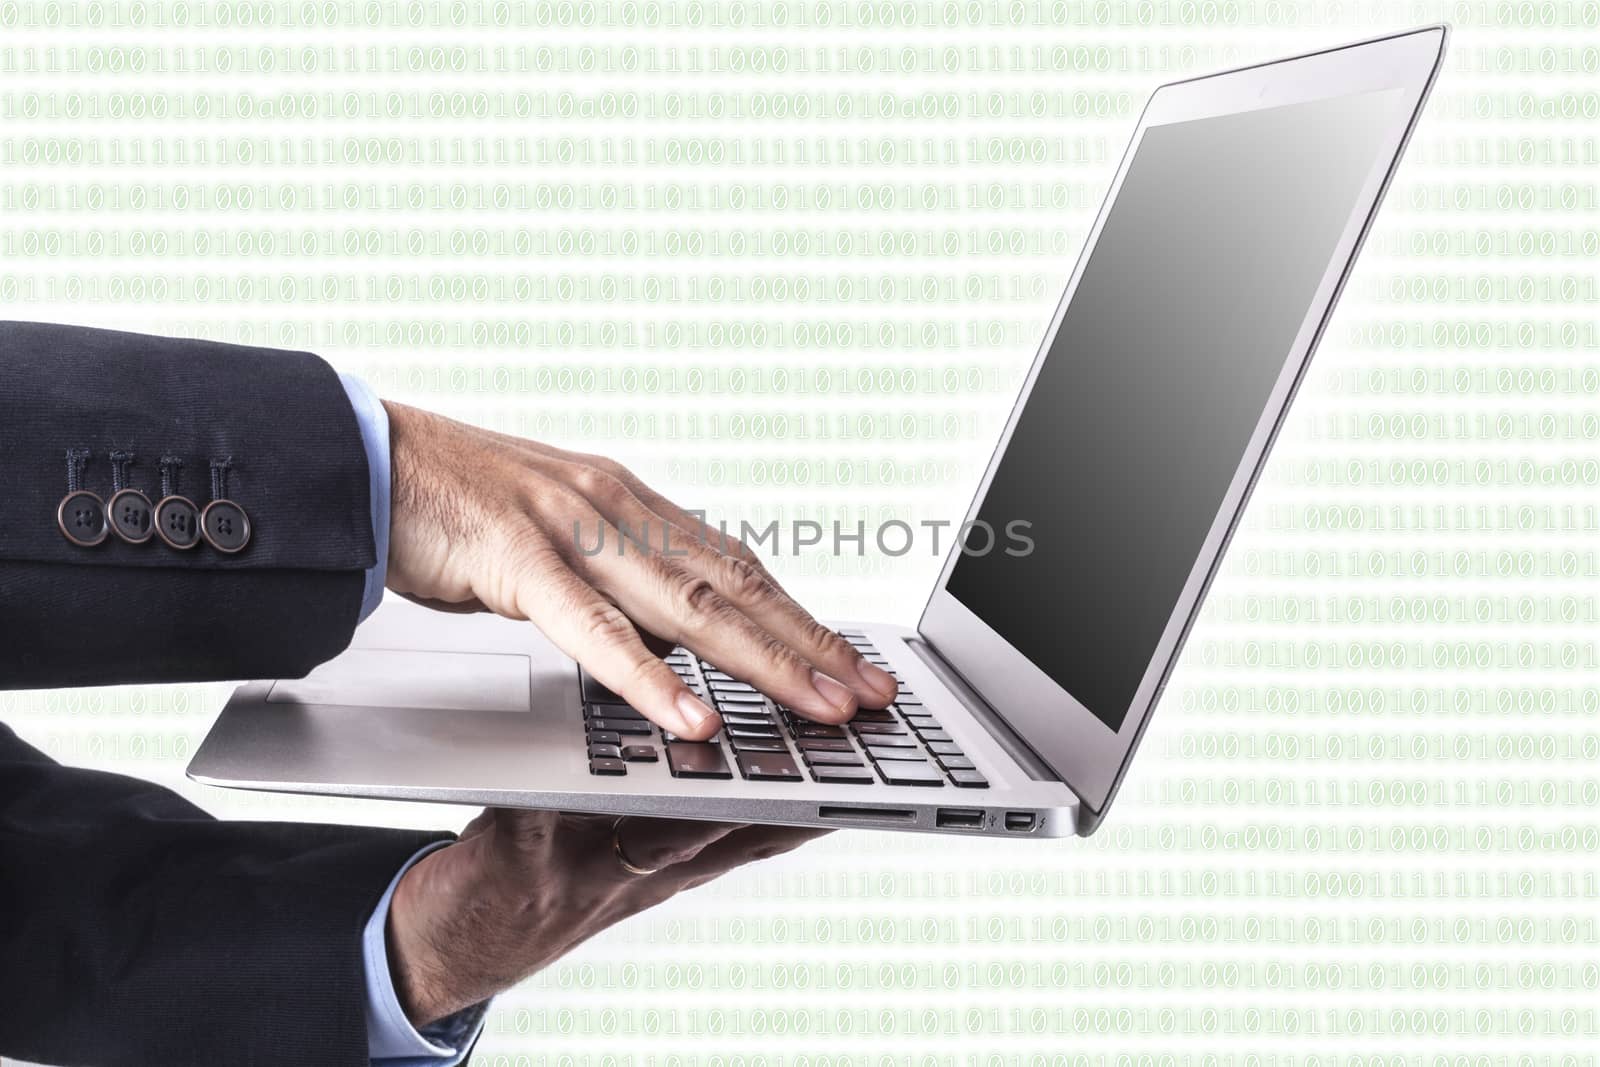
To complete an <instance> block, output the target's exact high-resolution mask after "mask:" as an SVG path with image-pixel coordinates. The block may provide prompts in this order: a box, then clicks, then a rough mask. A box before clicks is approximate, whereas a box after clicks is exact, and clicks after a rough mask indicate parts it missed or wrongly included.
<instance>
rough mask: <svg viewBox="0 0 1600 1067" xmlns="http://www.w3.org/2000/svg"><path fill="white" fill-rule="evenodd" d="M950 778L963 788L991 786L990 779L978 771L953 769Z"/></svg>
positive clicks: (985, 787) (986, 787)
mask: <svg viewBox="0 0 1600 1067" xmlns="http://www.w3.org/2000/svg"><path fill="white" fill-rule="evenodd" d="M950 780H951V781H952V782H954V783H955V784H956V785H957V786H958V787H960V788H962V789H988V788H989V779H987V778H985V777H984V776H983V775H981V774H979V773H978V772H977V771H959V770H958V771H951V772H950Z"/></svg>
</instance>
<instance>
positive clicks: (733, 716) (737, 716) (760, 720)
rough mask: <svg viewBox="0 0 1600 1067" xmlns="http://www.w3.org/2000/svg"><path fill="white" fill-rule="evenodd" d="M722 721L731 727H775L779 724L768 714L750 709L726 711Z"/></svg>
mask: <svg viewBox="0 0 1600 1067" xmlns="http://www.w3.org/2000/svg"><path fill="white" fill-rule="evenodd" d="M722 721H723V722H725V723H727V724H728V725H729V726H734V725H739V726H773V725H776V724H777V720H776V719H774V718H773V717H772V716H771V715H768V714H767V713H766V712H764V711H752V710H750V709H748V708H741V709H740V710H738V711H725V712H723V713H722Z"/></svg>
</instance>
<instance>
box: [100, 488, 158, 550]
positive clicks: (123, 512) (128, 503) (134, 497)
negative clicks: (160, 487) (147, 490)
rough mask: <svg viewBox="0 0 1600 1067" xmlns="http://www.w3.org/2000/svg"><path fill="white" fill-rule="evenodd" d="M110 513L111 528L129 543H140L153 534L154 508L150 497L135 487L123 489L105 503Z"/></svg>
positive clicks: (154, 531) (154, 529)
mask: <svg viewBox="0 0 1600 1067" xmlns="http://www.w3.org/2000/svg"><path fill="white" fill-rule="evenodd" d="M106 510H107V511H109V512H110V513H111V530H112V532H113V533H115V534H116V535H117V536H118V537H120V538H122V539H123V540H124V541H126V542H128V544H130V545H142V544H144V543H145V542H146V541H148V540H150V538H152V537H154V536H155V533H156V528H155V518H154V511H155V509H154V508H153V507H151V505H150V498H149V497H147V496H145V495H144V494H143V493H141V492H139V490H137V489H124V490H122V491H121V492H119V493H116V494H115V495H113V496H112V498H111V502H110V503H109V504H107V505H106Z"/></svg>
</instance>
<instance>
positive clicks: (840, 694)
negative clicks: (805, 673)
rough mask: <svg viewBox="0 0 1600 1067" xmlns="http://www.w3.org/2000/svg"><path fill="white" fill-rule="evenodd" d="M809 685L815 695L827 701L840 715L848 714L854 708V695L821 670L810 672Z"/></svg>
mask: <svg viewBox="0 0 1600 1067" xmlns="http://www.w3.org/2000/svg"><path fill="white" fill-rule="evenodd" d="M811 687H812V688H813V689H815V690H816V691H817V695H818V696H820V697H821V698H822V699H823V700H824V701H826V702H827V703H828V706H829V707H831V708H833V710H834V711H836V712H838V713H839V714H840V715H844V716H847V717H848V716H849V715H851V714H853V713H854V712H855V710H856V695H855V694H854V693H852V692H850V690H848V689H846V688H845V687H844V686H843V685H841V684H839V682H838V681H837V680H836V679H833V678H829V677H828V676H827V675H826V674H823V673H822V672H821V671H816V670H814V671H812V672H811Z"/></svg>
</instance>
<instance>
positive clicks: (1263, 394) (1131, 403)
mask: <svg viewBox="0 0 1600 1067" xmlns="http://www.w3.org/2000/svg"><path fill="white" fill-rule="evenodd" d="M1446 36H1447V29H1446V28H1445V27H1443V26H1435V27H1429V28H1425V29H1419V30H1415V31H1412V32H1408V33H1401V34H1396V35H1393V36H1389V37H1384V38H1381V39H1377V40H1371V41H1365V42H1362V43H1359V44H1354V45H1350V46H1348V47H1343V48H1335V49H1330V50H1328V51H1323V52H1317V53H1314V54H1311V55H1304V56H1298V57H1295V58H1291V59H1285V60H1281V61H1279V62H1275V63H1266V64H1261V65H1258V66H1252V67H1246V68H1242V69H1239V70H1232V71H1227V72H1224V73H1221V74H1214V75H1211V76H1209V77H1202V78H1194V79H1191V80H1187V81H1180V82H1174V83H1172V84H1169V85H1163V86H1161V87H1160V88H1159V89H1157V90H1156V92H1155V93H1154V95H1153V96H1152V97H1151V98H1150V101H1149V103H1148V104H1147V105H1146V107H1145V110H1144V113H1143V115H1142V116H1141V117H1140V119H1139V123H1138V126H1137V127H1136V128H1135V130H1134V133H1133V139H1132V142H1131V143H1130V144H1129V146H1128V149H1127V151H1126V153H1125V154H1124V156H1123V159H1122V161H1121V163H1120V165H1119V166H1118V169H1117V173H1116V177H1115V179H1114V180H1113V181H1112V183H1111V189H1110V192H1109V193H1108V195H1107V197H1106V201H1105V204H1104V206H1103V207H1102V209H1101V211H1100V214H1099V216H1098V217H1097V219H1096V221H1095V223H1094V226H1093V228H1092V229H1091V231H1090V233H1089V236H1088V239H1087V242H1086V244H1085V248H1084V251H1083V253H1082V255H1081V257H1080V258H1079V261H1078V263H1077V265H1076V267H1075V268H1074V270H1073V273H1072V276H1071V278H1070V279H1069V281H1068V283H1067V286H1066V291H1065V293H1064V294H1063V296H1062V298H1061V301H1060V304H1059V306H1058V307H1057V309H1056V312H1055V315H1054V317H1053V319H1052V321H1051V323H1050V326H1049V329H1048V330H1047V331H1046V332H1045V335H1044V339H1043V342H1042V343H1041V345H1040V348H1039V352H1038V355H1037V356H1036V358H1035V360H1034V362H1033V365H1032V368H1031V370H1030V371H1029V374H1028V376H1027V379H1026V381H1025V384H1024V385H1023V388H1022V390H1021V395H1020V396H1019V398H1018V400H1017V402H1016V404H1015V407H1014V409H1013V411H1012V413H1011V415H1010V418H1009V421H1008V423H1007V425H1006V428H1005V430H1004V432H1003V434H1002V435H1001V437H1000V441H999V445H998V447H997V448H996V449H995V452H994V454H993V456H992V458H991V460H990V462H989V466H988V470H987V472H986V473H985V475H984V477H983V480H982V482H981V484H980V486H979V489H978V492H977V495H976V498H975V499H974V501H973V503H972V506H971V508H970V510H969V512H968V514H967V521H966V524H965V525H964V527H963V531H964V533H965V537H964V538H958V539H956V543H955V544H953V545H952V546H951V550H950V553H949V557H948V559H947V560H946V561H945V564H944V568H943V570H942V572H941V574H940V575H939V578H938V580H937V582H936V583H935V586H934V588H933V590H932V592H931V595H930V596H929V599H928V601H927V605H926V607H925V608H924V610H923V612H922V617H921V619H920V620H919V622H918V623H917V625H916V627H915V628H908V627H905V626H895V625H889V624H883V623H876V622H871V621H861V622H846V623H839V624H837V629H838V630H839V632H840V633H841V634H843V635H844V636H845V637H846V638H847V639H848V640H849V641H850V642H851V643H852V644H854V645H855V646H856V647H857V648H858V649H860V650H861V651H862V652H863V653H864V654H865V655H866V656H867V657H868V658H869V659H870V660H871V661H872V662H875V663H877V664H879V665H880V666H883V667H884V668H886V669H888V670H890V671H891V672H893V673H894V674H895V675H896V676H897V677H898V679H899V682H900V693H899V697H898V698H897V700H896V701H895V702H894V704H893V705H892V706H890V707H889V708H887V709H885V710H882V711H863V712H861V713H860V714H858V715H857V716H856V717H855V719H853V720H852V721H851V722H849V723H848V724H845V725H843V726H827V725H821V724H817V723H813V722H809V721H807V720H804V719H801V718H798V717H796V716H794V715H792V714H791V713H789V711H788V710H787V709H785V708H783V707H781V706H778V705H776V704H774V703H773V702H772V701H771V700H769V699H767V698H766V697H765V696H763V695H762V694H761V693H759V692H757V691H756V690H755V689H754V688H752V687H751V686H749V685H747V684H745V683H744V682H742V681H741V680H740V679H738V678H735V677H732V676H730V675H729V674H727V673H724V672H722V671H720V670H718V669H717V667H716V665H715V664H713V663H710V662H707V661H705V660H703V659H701V658H699V657H698V656H696V655H694V654H692V653H690V652H689V651H686V650H683V649H678V650H676V651H674V652H673V653H672V654H671V655H670V656H669V657H668V662H669V663H670V664H671V666H672V667H673V669H674V670H675V671H676V672H677V673H678V674H679V675H680V676H682V677H683V679H684V680H685V681H686V682H687V683H688V684H689V686H690V687H691V688H693V689H694V690H695V691H696V692H697V693H698V694H699V695H700V696H701V697H702V698H704V699H706V700H708V701H711V702H714V703H715V705H716V706H717V708H718V709H719V710H720V711H721V713H722V716H723V720H724V728H723V730H722V731H721V732H720V734H719V735H718V736H717V737H716V738H715V739H714V740H712V741H709V742H703V743H697V742H688V741H682V740H678V739H675V738H672V737H670V736H664V735H663V734H662V732H661V731H660V730H659V729H657V728H656V727H655V726H653V725H652V724H650V723H649V722H647V721H646V720H645V719H644V718H643V717H642V716H641V715H640V714H639V713H638V712H637V711H635V710H634V709H632V708H630V707H628V706H626V705H625V704H623V703H622V702H621V701H620V700H619V699H618V698H617V697H616V696H615V695H614V694H612V693H610V692H609V691H607V690H606V689H605V688H604V687H602V686H600V685H599V684H597V683H596V682H595V681H594V680H593V679H591V678H589V677H587V676H586V675H584V674H583V672H582V671H581V670H580V669H579V667H578V666H577V665H576V664H574V663H573V662H572V661H571V660H568V659H566V658H565V657H564V656H563V655H562V654H561V653H560V652H558V651H557V650H556V649H555V648H554V647H553V646H552V645H550V644H549V643H548V642H547V641H545V640H544V639H543V638H542V637H541V636H540V634H539V633H538V632H537V631H536V630H535V629H534V628H533V627H531V626H530V625H528V624H527V623H519V622H512V621H507V620H504V619H500V618H496V617H493V616H488V615H455V614H442V613H436V612H432V611H428V610H425V609H423V608H420V607H416V606H414V605H411V604H409V603H406V602H403V601H395V600H391V602H389V603H386V604H385V605H384V606H383V607H381V608H380V609H379V610H378V611H377V612H376V613H374V615H373V616H372V617H371V618H370V619H369V620H368V621H367V622H366V623H364V624H363V625H362V626H361V627H360V628H359V630H358V631H357V634H356V638H355V641H354V643H353V645H352V647H351V648H350V649H349V650H348V651H346V652H345V653H343V654H342V655H340V656H339V657H338V658H336V659H334V660H332V661H330V662H328V663H327V664H324V665H323V666H322V667H320V668H318V669H317V670H315V671H313V672H312V673H311V674H310V675H309V676H307V677H306V678H303V679H294V680H290V679H285V680H278V681H267V682H257V683H253V684H249V685H245V686H243V687H242V688H240V689H239V690H238V691H237V692H236V693H235V694H234V696H233V698H232V699H231V700H230V702H229V703H228V705H227V707H226V708H225V709H224V710H223V712H222V714H221V716H220V717H219V718H218V720H217V722H216V724H215V726H214V727H213V729H212V730H211V732H210V734H209V735H208V736H207V738H206V740H205V742H204V743H203V744H202V745H201V747H200V749H199V750H198V751H197V752H196V754H195V756H194V759H193V761H192V762H191V764H190V766H189V774H190V776H191V777H193V778H194V779H196V780H197V781H200V782H204V783H208V784H212V785H219V786H232V787H241V788H248V789H266V790H281V791H288V792H302V793H318V794H331V795H340V796H356V797H383V798H393V799H403V800H417V801H444V802H454V803H462V804H473V805H497V806H508V807H529V808H556V809H565V810H571V811H580V812H594V813H609V814H616V815H660V816H673V817H679V818H693V819H721V820H731V821H738V822H761V823H782V824H793V825H820V826H856V827H873V828H879V829H885V830H909V831H928V832H940V833H951V834H969V835H993V836H1000V837H1008V838H1023V837H1028V838H1039V839H1043V838H1051V837H1062V836H1067V835H1072V834H1088V833H1091V832H1092V831H1093V830H1094V829H1095V828H1096V827H1098V826H1099V825H1100V822H1101V821H1102V820H1103V819H1104V818H1105V815H1106V812H1107V810H1108V809H1109V807H1110V804H1111V801H1112V799H1113V798H1114V797H1115V795H1116V793H1117V789H1118V786H1119V785H1120V783H1121V782H1122V780H1123V777H1124V775H1125V774H1126V773H1127V770H1128V766H1129V762H1130V760H1131V759H1132V756H1133V753H1134V750H1135V749H1136V747H1137V746H1138V743H1139V739H1140V736H1141V735H1142V734H1143V732H1144V729H1145V727H1146V725H1147V724H1148V722H1149V720H1150V715H1151V712H1152V710H1153V709H1154V708H1155V706H1156V704H1157V703H1159V701H1160V699H1161V694H1162V690H1163V688H1164V687H1165V685H1166V682H1167V678H1168V675H1169V673H1170V672H1171V670H1172V667H1173V664H1174V663H1175V662H1176V660H1177V657H1178V654H1179V651H1180V650H1181V649H1182V647H1183V642H1184V638H1185V636H1186V635H1187V633H1188V630H1189V627H1190V625H1191V624H1192V622H1193V621H1194V618H1195V614H1196V611H1197V610H1198V608H1199V605H1200V603H1201V601H1202V599H1203V598H1204V596H1205V592H1206V588H1207V586H1208V585H1209V583H1210V581H1211V578H1212V576H1213V575H1214V574H1215V573H1216V570H1217V566H1218V562H1219V561H1220V559H1221V558H1222V555H1223V552H1224V550H1225V548H1226V547H1227V544H1228V539H1229V537H1230V535H1231V533H1232V531H1233V529H1234V527H1235V525H1236V523H1237V521H1238V519H1239V516H1240V514H1241V512H1242V510H1243V508H1244V505H1245V501H1246V499H1247V498H1248V496H1249V493H1250V490H1251V487H1252V486H1253V484H1254V482H1255V479H1256V477H1257V475H1258V474H1259V472H1260V470H1261V467H1262V464H1263V461H1264V459H1265V457H1266V455H1267V451H1268V448H1269V447H1270V445H1271V443H1272V440H1273V437H1274V435H1275V434H1276V432H1277V430H1278V427H1279V426H1280V425H1281V424H1282V422H1283V417H1284V414H1285V412H1286V411H1287V409H1288V407H1289V404H1290V401H1291V399H1292V398H1293V396H1294V392H1295V388H1296V386H1297V385H1298V384H1299V382H1300V380H1301V378H1302V376H1303V375H1304V372H1305V369H1306V366H1307V363H1308V361H1309V360H1310V357H1311V353H1312V351H1313V349H1314V348H1315V347H1316V343H1317V340H1318V338H1319V337H1320V335H1321V333H1322V331H1323V330H1324V328H1325V327H1326V325H1327V322H1328V317H1329V314H1330V312H1331V310H1332V308H1333V306H1334V303H1335V300H1336V299H1337V297H1338V294H1339V290H1340V287H1341V286H1342V284H1343V282H1344V280H1345V278H1346V277H1347V275H1348V274H1349V271H1350V268H1351V264H1352V263H1353V261H1354V260H1355V257H1356V254H1357V251H1358V250H1359V248H1360V246H1361V242H1362V238H1363V236H1364V235H1365V233H1366V231H1367V229H1368V227H1369V226H1370V225H1371V222H1372V219H1373V215H1374V213H1375V212H1376V210H1377V207H1378V204H1379V202H1380V201H1381V199H1382V197H1383V194H1384V191H1385V189H1386V188H1387V186H1388V183H1389V179H1390V177H1391V176H1392V175H1393V173H1394V170H1395V167H1396V165H1397V164H1398V162H1399V159H1400V156H1401V153H1402V152H1403V151H1404V148H1405V145H1406V142H1407V140H1408V139H1409V137H1410V134H1411V131H1412V129H1413V128H1414V126H1415V125H1416V122H1417V119H1418V116H1419V114H1420V112H1421V110H1422V106H1423V103H1424V101H1425V100H1426V98H1427V95H1428V92H1429V89H1430V88H1431V86H1432V84H1433V81H1434V78H1435V76H1436V75H1437V73H1438V71H1439V67H1440V64H1441V60H1442V57H1443V54H1444V49H1445V42H1446ZM985 528H987V529H988V531H989V535H988V536H986V535H985V534H984V532H983V531H984V529H985ZM997 532H999V533H1000V536H998V537H996V536H994V535H995V534H996V533H997ZM986 542H987V545H988V550H987V551H985V550H983V549H984V546H985V543H986Z"/></svg>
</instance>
